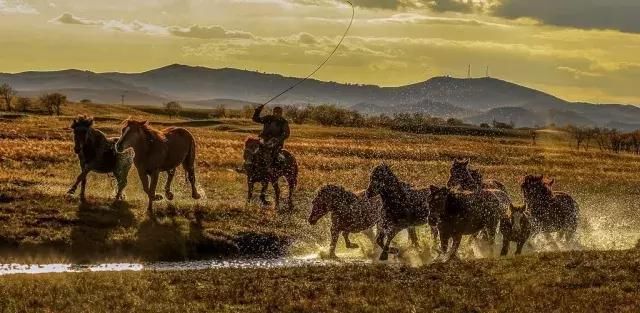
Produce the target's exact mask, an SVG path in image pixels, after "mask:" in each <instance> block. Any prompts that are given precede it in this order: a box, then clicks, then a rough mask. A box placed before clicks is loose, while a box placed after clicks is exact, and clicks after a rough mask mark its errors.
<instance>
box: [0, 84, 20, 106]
mask: <svg viewBox="0 0 640 313" xmlns="http://www.w3.org/2000/svg"><path fill="white" fill-rule="evenodd" d="M16 94H17V92H16V90H15V89H13V88H12V87H11V86H9V85H8V84H2V85H1V86H0V97H2V100H4V103H6V105H7V111H11V100H13V97H15V95H16Z"/></svg>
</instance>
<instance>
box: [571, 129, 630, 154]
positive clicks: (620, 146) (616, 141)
mask: <svg viewBox="0 0 640 313" xmlns="http://www.w3.org/2000/svg"><path fill="white" fill-rule="evenodd" d="M565 130H566V131H567V132H568V133H569V135H570V136H571V138H572V139H573V143H572V145H573V146H574V147H575V148H576V149H577V150H580V149H584V150H585V151H587V150H589V148H590V147H591V146H592V145H593V146H597V147H598V148H599V149H600V150H601V151H611V152H615V153H620V152H629V153H634V154H640V130H635V131H632V132H621V131H619V130H616V129H610V128H600V127H584V126H582V127H579V126H567V127H566V129H565Z"/></svg>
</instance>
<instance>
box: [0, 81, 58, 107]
mask: <svg viewBox="0 0 640 313" xmlns="http://www.w3.org/2000/svg"><path fill="white" fill-rule="evenodd" d="M0 100H1V101H0V102H2V106H0V110H4V111H7V112H12V111H16V112H29V111H36V110H42V109H44V110H45V111H46V112H47V113H49V114H50V115H54V114H55V115H60V108H61V107H62V106H63V105H64V104H66V103H67V96H65V95H63V94H61V93H58V92H54V93H46V94H43V95H41V96H40V97H38V99H36V100H35V101H34V100H33V99H31V98H28V97H18V91H17V90H15V89H14V88H13V87H11V86H10V85H9V84H2V85H0Z"/></svg>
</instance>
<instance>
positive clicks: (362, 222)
mask: <svg viewBox="0 0 640 313" xmlns="http://www.w3.org/2000/svg"><path fill="white" fill-rule="evenodd" d="M364 195H365V191H360V192H357V193H353V192H351V191H348V190H346V189H345V188H343V187H342V186H336V185H325V186H322V187H321V188H320V189H319V190H318V192H317V193H316V196H315V198H313V201H312V202H311V204H312V208H311V214H310V215H309V224H311V225H315V224H316V223H317V222H318V220H320V218H322V217H323V216H325V215H326V214H328V213H329V212H331V247H330V249H329V256H330V257H331V258H335V257H336V253H335V251H336V244H337V242H338V237H339V236H340V233H342V236H343V237H344V242H345V246H346V247H347V249H356V248H358V245H356V244H354V243H351V241H350V240H349V233H359V232H363V233H366V234H367V235H370V238H373V229H374V228H376V230H377V232H378V233H380V232H381V222H382V220H381V219H382V205H383V204H382V201H381V200H380V198H377V197H376V198H372V199H369V198H367V197H365V196H364ZM407 231H408V232H409V240H411V243H412V244H413V245H414V246H415V247H417V246H418V235H417V234H416V230H415V228H413V227H410V228H408V229H407Z"/></svg>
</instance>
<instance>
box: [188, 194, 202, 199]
mask: <svg viewBox="0 0 640 313" xmlns="http://www.w3.org/2000/svg"><path fill="white" fill-rule="evenodd" d="M191 198H193V199H195V200H198V199H200V198H202V196H201V195H200V194H199V193H197V192H196V193H194V194H192V195H191Z"/></svg>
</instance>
